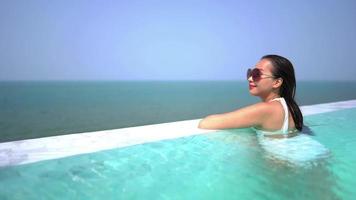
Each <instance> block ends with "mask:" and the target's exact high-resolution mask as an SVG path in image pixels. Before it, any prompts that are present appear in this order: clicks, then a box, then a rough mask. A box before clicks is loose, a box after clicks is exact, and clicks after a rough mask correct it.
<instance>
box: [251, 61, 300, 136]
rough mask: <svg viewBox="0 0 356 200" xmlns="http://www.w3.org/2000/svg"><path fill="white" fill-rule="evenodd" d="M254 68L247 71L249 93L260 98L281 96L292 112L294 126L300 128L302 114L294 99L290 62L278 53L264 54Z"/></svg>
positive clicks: (293, 80) (292, 70) (294, 89)
mask: <svg viewBox="0 0 356 200" xmlns="http://www.w3.org/2000/svg"><path fill="white" fill-rule="evenodd" d="M255 68H257V69H255V70H254V71H252V72H250V73H248V81H249V85H250V93H251V94H252V95H254V96H260V97H261V98H267V97H274V96H280V97H283V98H284V99H285V100H286V102H287V104H288V108H289V111H290V112H291V113H292V116H293V119H294V122H295V125H296V128H297V129H298V130H302V126H303V116H302V113H301V111H300V109H299V106H298V105H297V103H296V102H295V100H294V96H295V92H296V79H295V75H294V68H293V65H292V63H291V62H290V61H289V60H288V59H287V58H284V57H282V56H279V55H265V56H263V57H262V58H261V60H260V61H259V62H258V63H257V64H256V67H255ZM250 75H252V76H250Z"/></svg>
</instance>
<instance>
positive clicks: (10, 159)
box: [0, 99, 356, 167]
mask: <svg viewBox="0 0 356 200" xmlns="http://www.w3.org/2000/svg"><path fill="white" fill-rule="evenodd" d="M355 107H356V99H355V100H349V101H339V102H332V103H323V104H316V105H308V106H301V107H300V108H301V110H302V113H303V115H304V116H307V115H313V114H319V113H325V112H332V111H337V110H341V109H348V108H355ZM200 120H201V119H194V120H185V121H177V122H170V123H162V124H153V125H145V126H137V127H129V128H120V129H113V130H103V131H94V132H85V133H75V134H69V135H60V136H51V137H43V138H36V139H27V140H18V141H12V142H4V143H0V167H5V166H12V165H21V164H27V163H33V162H38V161H42V160H49V159H56V158H63V157H67V156H73V155H79V154H85V153H92V152H97V151H102V150H108V149H113V148H122V147H127V146H132V145H137V144H143V143H148V142H154V141H159V140H166V139H175V138H180V137H185V136H192V135H199V134H204V133H209V132H214V131H217V130H205V129H199V128H198V124H199V121H200Z"/></svg>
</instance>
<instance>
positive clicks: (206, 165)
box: [0, 109, 356, 200]
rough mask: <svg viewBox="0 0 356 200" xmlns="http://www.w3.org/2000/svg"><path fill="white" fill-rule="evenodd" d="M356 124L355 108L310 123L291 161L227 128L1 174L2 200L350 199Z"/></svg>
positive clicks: (246, 133)
mask: <svg viewBox="0 0 356 200" xmlns="http://www.w3.org/2000/svg"><path fill="white" fill-rule="evenodd" d="M355 119H356V109H345V110H339V111H335V112H329V113H323V114H317V115H310V116H306V117H305V118H304V120H305V124H306V125H307V126H309V128H310V129H311V131H312V132H313V134H314V135H311V136H309V135H304V136H303V137H307V138H308V139H307V140H308V141H309V142H310V141H312V143H308V142H306V143H300V149H299V151H300V152H301V153H299V154H298V155H304V156H302V158H303V159H299V160H298V159H294V160H292V161H290V160H288V158H286V157H280V156H273V155H272V156H271V154H273V152H276V151H275V150H271V151H269V149H268V148H269V147H268V145H267V146H266V143H265V141H261V139H260V138H259V137H257V136H256V134H255V133H254V132H253V131H252V130H251V129H230V130H223V131H217V132H213V133H209V134H205V135H197V136H189V137H184V138H179V139H174V140H165V141H160V142H153V143H146V144H141V145H135V146H131V147H126V148H118V149H112V150H106V151H101V152H96V153H91V154H84V155H76V156H71V157H66V158H61V159H55V160H46V161H41V162H37V163H31V164H25V165H19V166H10V167H4V168H0V199H36V200H37V199H273V200H275V199H323V200H326V199H352V198H353V197H354V196H356V191H355V189H354V186H355V185H356V156H355V153H356V123H355ZM167 134H169V133H167ZM303 141H305V140H303ZM310 144H314V145H316V146H315V151H317V152H324V153H314V154H313V149H314V146H313V145H310ZM310 146H313V147H312V148H311V147H310ZM321 150H322V151H321ZM281 151H283V149H282V150H281ZM293 151H298V149H297V150H295V149H294V150H293ZM308 155H309V156H308ZM310 155H312V156H310ZM297 157H298V156H297ZM292 158H295V157H292ZM298 158H300V157H298ZM305 158H307V159H305ZM314 158H315V159H314Z"/></svg>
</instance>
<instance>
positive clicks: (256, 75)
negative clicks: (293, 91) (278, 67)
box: [247, 68, 275, 82]
mask: <svg viewBox="0 0 356 200" xmlns="http://www.w3.org/2000/svg"><path fill="white" fill-rule="evenodd" d="M262 75H265V76H266V77H262ZM251 76H252V80H253V81H255V82H258V81H260V80H261V79H264V78H275V76H273V75H269V74H263V73H262V72H261V70H260V69H258V68H248V69H247V80H248V79H249V78H250V77H251Z"/></svg>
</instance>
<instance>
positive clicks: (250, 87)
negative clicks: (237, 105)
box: [248, 85, 256, 89]
mask: <svg viewBox="0 0 356 200" xmlns="http://www.w3.org/2000/svg"><path fill="white" fill-rule="evenodd" d="M248 87H249V89H252V88H255V87H256V86H254V85H248Z"/></svg>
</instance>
